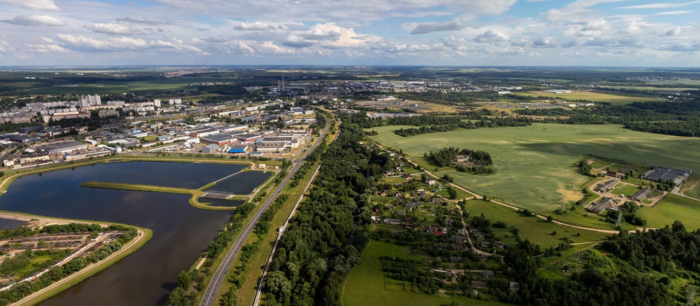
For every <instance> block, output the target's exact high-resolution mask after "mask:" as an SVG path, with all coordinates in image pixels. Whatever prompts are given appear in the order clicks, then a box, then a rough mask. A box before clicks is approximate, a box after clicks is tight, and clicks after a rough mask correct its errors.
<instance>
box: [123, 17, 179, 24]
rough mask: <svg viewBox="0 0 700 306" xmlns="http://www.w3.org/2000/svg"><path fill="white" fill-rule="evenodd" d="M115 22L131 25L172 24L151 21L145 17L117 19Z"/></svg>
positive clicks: (155, 20) (156, 20)
mask: <svg viewBox="0 0 700 306" xmlns="http://www.w3.org/2000/svg"><path fill="white" fill-rule="evenodd" d="M116 21H117V22H131V23H140V24H150V25H165V24H172V23H171V22H167V21H163V20H158V19H151V18H146V17H128V16H127V17H124V18H117V19H116Z"/></svg>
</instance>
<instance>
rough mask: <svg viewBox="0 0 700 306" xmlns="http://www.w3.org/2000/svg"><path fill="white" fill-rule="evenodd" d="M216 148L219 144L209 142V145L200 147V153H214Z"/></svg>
mask: <svg viewBox="0 0 700 306" xmlns="http://www.w3.org/2000/svg"><path fill="white" fill-rule="evenodd" d="M217 149H219V145H217V144H210V145H208V146H206V147H204V148H202V153H216V150H217Z"/></svg>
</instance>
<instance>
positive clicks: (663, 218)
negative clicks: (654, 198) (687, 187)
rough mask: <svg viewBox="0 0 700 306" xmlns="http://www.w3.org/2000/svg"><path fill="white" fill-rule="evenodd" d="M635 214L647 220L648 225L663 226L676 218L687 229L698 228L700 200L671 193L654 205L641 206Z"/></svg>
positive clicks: (699, 226)
mask: <svg viewBox="0 0 700 306" xmlns="http://www.w3.org/2000/svg"><path fill="white" fill-rule="evenodd" d="M637 215H638V216H640V217H642V218H644V219H646V220H647V226H648V227H664V226H666V225H670V224H673V222H674V221H676V220H681V221H683V225H685V227H686V228H687V229H688V230H696V229H698V228H700V201H696V200H693V199H690V198H686V197H683V196H680V195H677V194H671V195H669V196H668V197H666V198H665V199H664V200H663V201H661V202H660V203H659V204H657V205H656V206H654V207H642V209H640V210H639V212H637Z"/></svg>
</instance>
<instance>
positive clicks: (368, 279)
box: [342, 240, 507, 306]
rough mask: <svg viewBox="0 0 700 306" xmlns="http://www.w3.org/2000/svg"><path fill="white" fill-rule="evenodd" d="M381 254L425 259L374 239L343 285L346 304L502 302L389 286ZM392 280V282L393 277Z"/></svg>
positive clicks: (471, 305) (484, 305) (487, 305)
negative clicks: (404, 289)
mask: <svg viewBox="0 0 700 306" xmlns="http://www.w3.org/2000/svg"><path fill="white" fill-rule="evenodd" d="M380 256H391V257H398V258H405V259H418V260H423V258H422V257H419V256H415V255H410V254H407V253H406V251H403V250H402V247H401V246H398V245H395V244H390V243H385V242H379V241H375V240H372V242H371V243H370V245H369V247H368V248H367V249H366V250H365V251H364V252H362V261H361V262H360V264H359V265H357V266H355V267H354V268H353V269H352V272H350V274H349V275H348V277H347V278H346V279H345V285H344V287H343V297H342V299H343V306H371V305H379V306H442V305H449V304H450V303H451V302H452V301H457V302H458V303H459V305H463V306H499V305H507V304H503V303H498V302H487V301H479V300H472V299H467V298H465V297H461V296H450V295H444V294H436V295H427V294H422V293H414V292H410V291H402V290H395V289H394V290H392V289H387V287H389V288H391V286H387V283H386V282H385V280H388V279H385V278H384V275H383V273H382V271H381V267H382V264H381V262H380V261H379V257H380ZM389 282H391V281H390V280H389Z"/></svg>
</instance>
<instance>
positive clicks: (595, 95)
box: [515, 91, 665, 104]
mask: <svg viewBox="0 0 700 306" xmlns="http://www.w3.org/2000/svg"><path fill="white" fill-rule="evenodd" d="M515 94H516V95H522V96H530V97H548V98H558V99H564V100H585V101H591V102H609V103H612V104H629V103H632V102H652V101H655V102H656V101H665V100H664V99H661V98H657V97H654V96H647V95H641V94H639V95H635V94H622V93H617V92H615V93H612V92H610V93H600V92H590V91H586V92H572V93H562V94H555V93H548V92H544V91H531V92H522V93H515Z"/></svg>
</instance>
